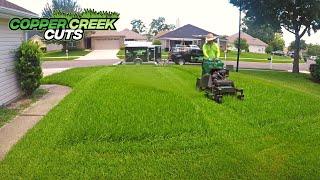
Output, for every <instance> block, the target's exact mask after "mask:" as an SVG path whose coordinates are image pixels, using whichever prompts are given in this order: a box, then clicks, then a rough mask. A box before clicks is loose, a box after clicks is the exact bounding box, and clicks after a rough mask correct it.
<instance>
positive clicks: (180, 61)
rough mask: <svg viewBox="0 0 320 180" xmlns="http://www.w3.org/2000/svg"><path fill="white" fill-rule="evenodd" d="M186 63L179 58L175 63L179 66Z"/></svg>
mask: <svg viewBox="0 0 320 180" xmlns="http://www.w3.org/2000/svg"><path fill="white" fill-rule="evenodd" d="M185 63H186V62H185V61H184V59H182V58H180V59H178V61H177V64H179V65H180V66H182V65H184V64H185Z"/></svg>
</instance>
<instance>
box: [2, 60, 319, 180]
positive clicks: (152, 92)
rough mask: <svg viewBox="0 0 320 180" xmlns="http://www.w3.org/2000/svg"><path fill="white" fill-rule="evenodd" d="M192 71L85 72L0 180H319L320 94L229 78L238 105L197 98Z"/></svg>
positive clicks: (57, 78)
mask: <svg viewBox="0 0 320 180" xmlns="http://www.w3.org/2000/svg"><path fill="white" fill-rule="evenodd" d="M199 74H200V67H199V66H182V67H180V66H170V67H154V66H151V65H150V66H148V65H137V66H134V65H132V66H130V65H127V66H124V65H123V66H119V67H93V68H81V69H72V70H68V71H65V72H63V73H60V74H56V75H53V76H50V77H47V78H45V79H44V80H43V83H57V84H63V85H68V86H71V87H73V92H72V93H71V94H69V95H68V96H67V97H66V98H65V99H64V100H63V101H62V102H61V103H60V104H59V105H58V106H56V107H55V108H54V109H53V110H52V111H51V112H50V113H49V114H48V115H47V116H45V117H44V119H43V120H42V121H41V122H40V123H39V124H38V125H36V127H35V128H33V129H32V130H31V131H29V133H28V134H27V135H26V136H25V137H24V138H23V139H22V140H21V141H20V143H18V144H17V145H16V146H15V147H14V148H13V149H12V151H11V152H10V153H9V154H8V156H7V157H6V159H5V160H4V161H2V162H0V179H79V178H81V179H216V178H221V179H247V178H250V179H302V178H304V179H317V178H319V177H320V150H319V149H320V141H319V139H320V111H319V100H320V95H319V92H320V85H319V84H315V83H312V82H311V81H310V80H308V76H307V75H295V74H290V73H284V72H269V71H241V72H240V73H231V79H233V80H235V82H236V85H237V86H239V87H243V88H244V89H245V95H246V100H244V101H239V100H237V99H236V98H233V97H225V99H224V103H223V104H221V105H219V104H216V103H214V102H213V101H211V100H209V99H206V98H205V96H204V95H203V93H199V92H197V91H196V90H195V87H194V86H195V79H196V77H197V76H198V75H199Z"/></svg>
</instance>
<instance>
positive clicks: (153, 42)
mask: <svg viewBox="0 0 320 180" xmlns="http://www.w3.org/2000/svg"><path fill="white" fill-rule="evenodd" d="M152 45H161V41H160V40H159V39H155V40H153V41H152Z"/></svg>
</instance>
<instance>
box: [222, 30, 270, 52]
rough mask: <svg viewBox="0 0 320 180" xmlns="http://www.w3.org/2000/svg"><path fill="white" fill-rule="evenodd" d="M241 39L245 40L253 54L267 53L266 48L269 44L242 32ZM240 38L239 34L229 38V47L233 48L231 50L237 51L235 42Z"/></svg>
mask: <svg viewBox="0 0 320 180" xmlns="http://www.w3.org/2000/svg"><path fill="white" fill-rule="evenodd" d="M240 35H241V39H245V40H246V41H247V43H248V45H249V52H253V53H266V48H267V47H268V44H266V43H264V42H263V41H261V40H260V39H257V38H254V37H252V36H250V35H249V34H247V33H244V32H241V34H240ZM238 38H239V33H237V34H234V35H232V36H229V37H228V38H227V39H228V46H229V47H231V48H230V50H236V48H235V46H234V42H235V41H236V40H237V39H238Z"/></svg>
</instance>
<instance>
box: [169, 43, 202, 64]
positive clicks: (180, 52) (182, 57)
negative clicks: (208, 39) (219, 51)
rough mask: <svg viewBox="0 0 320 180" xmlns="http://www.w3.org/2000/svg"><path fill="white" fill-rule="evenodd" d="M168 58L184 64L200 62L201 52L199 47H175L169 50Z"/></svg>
mask: <svg viewBox="0 0 320 180" xmlns="http://www.w3.org/2000/svg"><path fill="white" fill-rule="evenodd" d="M169 59H170V60H171V61H173V62H174V63H176V64H179V65H184V64H185V63H186V62H190V63H201V62H202V61H203V52H202V50H201V49H200V48H194V47H185V48H181V47H176V48H172V50H171V51H170V53H169Z"/></svg>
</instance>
